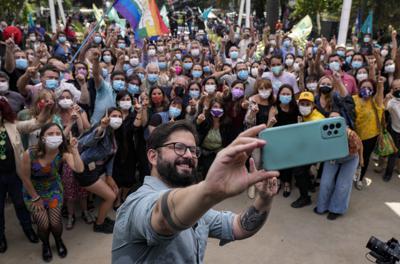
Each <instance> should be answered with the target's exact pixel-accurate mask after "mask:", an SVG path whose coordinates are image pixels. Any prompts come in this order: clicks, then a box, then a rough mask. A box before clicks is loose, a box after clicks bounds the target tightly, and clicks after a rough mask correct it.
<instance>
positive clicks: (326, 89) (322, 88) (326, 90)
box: [319, 85, 332, 94]
mask: <svg viewBox="0 0 400 264" xmlns="http://www.w3.org/2000/svg"><path fill="white" fill-rule="evenodd" d="M319 90H320V91H321V93H323V94H329V93H330V92H331V91H332V87H331V86H327V85H324V86H320V87H319Z"/></svg>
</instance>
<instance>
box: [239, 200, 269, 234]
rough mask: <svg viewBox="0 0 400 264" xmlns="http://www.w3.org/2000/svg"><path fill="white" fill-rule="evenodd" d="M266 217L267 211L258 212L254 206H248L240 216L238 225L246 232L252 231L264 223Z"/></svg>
mask: <svg viewBox="0 0 400 264" xmlns="http://www.w3.org/2000/svg"><path fill="white" fill-rule="evenodd" d="M267 217H268V213H267V212H260V211H258V210H257V209H256V208H255V207H254V206H250V207H249V208H248V209H247V210H246V211H244V212H243V214H242V215H241V216H240V226H241V227H242V228H243V230H245V231H247V232H254V231H256V230H258V229H259V228H260V227H261V226H262V225H263V224H264V222H265V220H266V219H267Z"/></svg>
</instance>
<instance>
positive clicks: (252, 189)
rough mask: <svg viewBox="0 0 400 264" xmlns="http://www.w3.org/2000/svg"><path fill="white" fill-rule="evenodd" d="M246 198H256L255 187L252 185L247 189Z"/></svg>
mask: <svg viewBox="0 0 400 264" xmlns="http://www.w3.org/2000/svg"><path fill="white" fill-rule="evenodd" d="M247 196H248V197H249V198H250V199H254V198H255V197H256V187H255V186H254V185H252V186H250V187H249V188H247Z"/></svg>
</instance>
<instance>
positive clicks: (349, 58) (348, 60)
mask: <svg viewBox="0 0 400 264" xmlns="http://www.w3.org/2000/svg"><path fill="white" fill-rule="evenodd" d="M351 59H352V57H351V56H347V57H346V63H347V64H350V63H351Z"/></svg>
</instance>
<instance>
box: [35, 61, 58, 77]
mask: <svg viewBox="0 0 400 264" xmlns="http://www.w3.org/2000/svg"><path fill="white" fill-rule="evenodd" d="M47 71H52V72H56V73H58V75H60V71H59V70H58V69H57V68H56V67H55V66H53V65H51V64H45V65H44V66H43V67H42V68H40V70H39V73H40V76H43V75H44V73H45V72H47Z"/></svg>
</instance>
